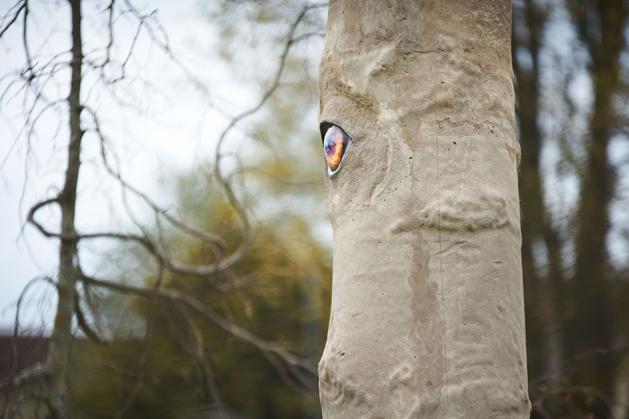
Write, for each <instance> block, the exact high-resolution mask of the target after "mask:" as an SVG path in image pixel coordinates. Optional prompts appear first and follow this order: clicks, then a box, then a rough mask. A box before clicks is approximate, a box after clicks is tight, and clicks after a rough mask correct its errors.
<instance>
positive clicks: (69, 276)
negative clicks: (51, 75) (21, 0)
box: [48, 0, 83, 418]
mask: <svg viewBox="0 0 629 419" xmlns="http://www.w3.org/2000/svg"><path fill="white" fill-rule="evenodd" d="M69 3H70V8H71V14H72V62H71V70H72V71H71V80H70V92H69V95H68V115H69V132H70V141H69V143H68V156H67V159H68V160H67V166H66V171H65V178H64V185H63V189H62V190H61V193H60V194H59V196H58V198H57V200H58V201H57V202H58V204H59V207H60V209H61V235H62V236H64V237H62V238H61V244H60V246H59V274H58V277H57V289H58V301H57V312H56V316H55V323H54V329H53V332H52V336H51V338H50V351H49V354H48V368H49V371H48V373H49V375H50V377H51V378H50V388H49V390H50V395H49V397H50V402H51V405H52V408H53V410H54V413H55V415H57V416H58V417H60V418H68V417H70V413H69V411H68V409H67V392H68V387H67V383H66V380H67V372H68V363H69V357H70V345H71V343H72V329H71V328H72V316H73V313H74V296H75V284H76V280H77V277H78V273H77V270H76V265H75V263H76V261H75V258H76V257H77V242H76V240H75V239H74V238H71V236H73V235H75V233H76V231H75V226H74V220H75V213H76V191H77V184H78V180H79V168H80V165H81V139H82V137H83V129H82V128H81V110H82V107H81V78H82V61H83V52H82V39H81V0H69Z"/></svg>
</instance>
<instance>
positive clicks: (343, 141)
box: [323, 125, 352, 176]
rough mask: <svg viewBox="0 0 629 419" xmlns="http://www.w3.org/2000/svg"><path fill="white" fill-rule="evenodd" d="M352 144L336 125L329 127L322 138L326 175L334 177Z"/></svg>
mask: <svg viewBox="0 0 629 419" xmlns="http://www.w3.org/2000/svg"><path fill="white" fill-rule="evenodd" d="M351 143H352V140H351V139H350V138H349V136H348V135H347V134H345V132H344V131H343V130H342V129H341V128H339V127H338V126H336V125H330V127H329V128H328V129H327V131H326V132H325V136H324V138H323V150H324V155H325V161H326V163H327V165H328V175H330V176H333V175H335V174H336V173H337V172H338V171H339V170H340V168H341V165H342V163H343V161H344V160H345V157H346V155H347V151H348V150H349V147H350V145H351Z"/></svg>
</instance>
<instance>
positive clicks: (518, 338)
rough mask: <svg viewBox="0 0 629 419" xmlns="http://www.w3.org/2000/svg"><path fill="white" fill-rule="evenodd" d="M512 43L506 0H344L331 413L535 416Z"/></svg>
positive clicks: (324, 398)
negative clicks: (343, 135) (348, 142)
mask: <svg viewBox="0 0 629 419" xmlns="http://www.w3.org/2000/svg"><path fill="white" fill-rule="evenodd" d="M510 41H511V7H510V2H509V1H505V0H491V1H487V0H477V1H472V0H459V1H437V0H434V1H421V2H420V1H411V0H392V1H388V2H386V4H384V3H382V2H380V1H375V0H366V1H357V0H336V1H332V2H330V9H329V18H328V33H327V37H326V47H325V51H324V56H323V61H322V65H321V75H320V99H321V115H320V119H321V121H322V122H327V123H334V124H337V125H339V126H340V127H342V128H343V129H344V130H345V131H346V132H347V133H348V134H349V135H350V137H351V138H352V140H353V146H352V147H351V150H350V151H349V155H348V157H347V160H346V161H345V164H344V166H343V167H342V169H341V170H340V172H339V173H338V174H337V175H336V176H334V177H333V178H331V179H329V180H328V181H327V200H328V202H327V206H328V212H329V215H330V218H331V221H332V225H333V229H334V265H333V277H334V280H333V289H332V294H333V295H332V308H331V310H332V312H331V317H330V325H329V331H328V340H327V344H326V347H325V350H324V353H323V356H322V359H321V362H320V364H319V380H320V383H319V388H320V397H321V404H322V410H323V416H324V417H325V418H344V419H345V418H387V419H389V418H467V419H469V418H479V419H480V418H482V419H487V418H501V419H504V418H527V417H528V416H529V410H530V403H529V400H528V392H527V374H526V351H525V333H524V308H523V295H522V265H521V256H520V246H521V234H520V219H519V218H520V216H519V199H518V178H517V161H518V159H519V146H518V144H517V142H516V140H515V117H514V93H513V83H512V67H511V46H510Z"/></svg>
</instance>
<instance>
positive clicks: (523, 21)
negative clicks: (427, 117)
mask: <svg viewBox="0 0 629 419" xmlns="http://www.w3.org/2000/svg"><path fill="white" fill-rule="evenodd" d="M514 19H516V20H515V21H514V26H515V29H514V37H513V47H514V48H513V49H514V55H517V51H520V53H522V54H525V53H528V56H529V58H530V67H528V65H522V64H520V63H519V61H518V58H517V56H514V60H513V68H514V72H515V76H516V81H517V85H516V95H517V99H518V105H519V107H518V113H517V117H518V121H519V128H520V144H521V145H522V162H521V166H520V182H519V186H520V196H521V209H522V254H523V266H524V283H525V284H526V285H527V286H528V287H530V288H531V289H534V290H536V291H537V292H536V293H535V295H533V299H535V300H537V301H536V302H537V303H538V304H539V305H540V312H541V313H540V314H541V321H542V325H543V328H544V331H543V333H542V337H541V342H540V343H541V345H542V347H543V352H542V356H543V361H542V364H543V371H542V373H543V375H544V376H546V377H548V381H547V383H548V384H551V385H552V387H554V388H556V386H557V385H558V384H559V382H560V381H561V366H562V364H563V358H564V356H563V330H562V313H563V308H562V305H561V301H562V295H561V294H562V291H561V288H562V283H563V272H562V262H561V246H560V242H559V240H558V237H557V233H556V232H555V231H554V229H553V227H552V225H551V220H550V216H549V214H548V212H547V210H546V206H545V203H544V184H543V177H542V172H541V168H540V158H541V151H542V136H541V132H540V128H539V108H540V106H539V98H540V85H539V83H540V80H539V77H540V68H539V53H540V48H541V43H542V37H543V31H544V26H545V21H546V13H545V11H543V10H542V7H540V6H539V5H536V4H535V3H534V2H533V1H532V0H525V1H523V2H522V5H521V8H518V9H517V10H515V13H514ZM516 25H519V26H516ZM535 246H540V247H542V248H543V249H544V250H545V252H546V255H547V264H548V266H546V267H544V269H543V271H545V274H541V273H540V272H539V268H538V267H537V266H536V260H535V253H534V252H533V248H534V247H535ZM525 288H526V287H525Z"/></svg>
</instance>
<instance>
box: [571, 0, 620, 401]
mask: <svg viewBox="0 0 629 419" xmlns="http://www.w3.org/2000/svg"><path fill="white" fill-rule="evenodd" d="M571 4H572V9H571V11H572V14H573V17H574V19H575V21H576V23H577V29H578V30H579V34H580V37H581V40H582V41H583V43H584V45H585V47H586V48H587V50H588V52H589V55H590V59H591V64H590V65H591V69H592V84H593V94H594V103H593V111H592V115H591V117H590V124H589V134H590V138H589V141H588V148H587V155H586V161H585V163H584V172H583V175H582V178H581V194H580V200H579V207H578V212H577V216H578V220H579V223H578V226H577V229H578V230H577V235H576V243H575V250H576V266H575V275H574V279H575V285H576V295H575V299H576V307H578V309H577V311H576V316H575V318H574V319H573V330H572V333H573V338H574V342H575V345H574V353H575V354H576V355H579V354H583V353H588V352H591V351H596V350H601V349H604V350H605V349H610V348H611V346H612V343H613V342H612V339H613V330H614V328H613V321H612V320H613V319H612V312H611V302H610V284H609V281H610V279H609V265H608V254H607V243H606V242H607V236H608V233H609V229H610V214H609V211H610V204H611V201H612V198H613V196H614V188H615V184H616V182H615V180H614V173H613V168H612V166H611V164H610V162H609V155H608V154H609V151H608V147H609V143H610V140H611V138H612V135H613V133H614V127H615V125H616V118H615V113H614V109H613V95H614V92H615V89H616V87H617V85H618V81H619V77H620V69H621V66H620V55H621V53H622V51H623V49H624V46H625V36H624V25H625V19H626V15H627V11H626V9H627V3H626V1H625V0H614V1H607V2H579V3H576V2H573V3H571ZM612 360H613V358H612V357H610V356H593V357H589V358H588V359H587V360H586V361H585V363H584V364H582V365H581V368H580V370H581V371H583V372H584V373H585V374H591V375H593V376H591V377H588V378H587V379H586V380H587V382H588V383H589V384H590V385H593V386H595V387H596V388H598V389H600V390H601V391H603V392H604V393H605V394H609V393H610V391H611V388H610V387H611V381H612V380H611V378H612V377H613V374H612V368H613V362H612ZM581 375H583V374H581Z"/></svg>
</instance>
